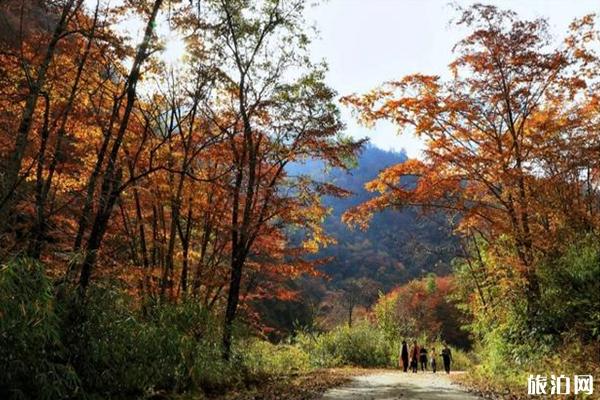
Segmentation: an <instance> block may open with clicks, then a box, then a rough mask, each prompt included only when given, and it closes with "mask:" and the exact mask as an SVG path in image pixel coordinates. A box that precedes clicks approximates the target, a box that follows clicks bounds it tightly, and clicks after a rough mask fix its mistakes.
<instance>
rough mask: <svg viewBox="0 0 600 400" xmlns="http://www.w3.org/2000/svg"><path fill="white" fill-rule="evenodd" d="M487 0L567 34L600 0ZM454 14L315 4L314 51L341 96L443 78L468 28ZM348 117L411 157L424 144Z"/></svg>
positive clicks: (381, 0)
mask: <svg viewBox="0 0 600 400" xmlns="http://www.w3.org/2000/svg"><path fill="white" fill-rule="evenodd" d="M480 2H482V3H486V4H488V3H490V4H495V5H497V6H499V7H501V8H509V9H512V10H514V11H516V12H517V13H518V14H519V15H521V16H522V17H524V18H534V17H542V16H544V17H548V18H549V21H550V27H551V30H552V33H555V34H556V35H557V36H558V37H560V38H562V36H563V35H564V32H566V29H567V27H568V25H569V23H570V22H571V20H572V19H573V18H575V17H579V16H582V15H585V14H589V13H591V12H596V11H600V2H599V1H598V0H594V1H592V0H521V1H517V0H513V1H510V0H497V1H480ZM456 3H457V4H460V5H462V6H466V5H469V4H471V3H473V2H472V1H458V2H456ZM455 16H456V13H455V12H454V9H453V7H452V6H451V5H450V3H449V2H448V1H447V0H329V1H326V2H325V3H324V4H321V5H319V6H318V7H315V8H312V9H310V10H309V20H310V21H312V22H314V23H315V24H316V26H317V28H318V29H319V31H320V39H319V40H317V41H315V42H314V44H313V55H314V56H315V58H324V59H326V60H327V62H328V64H329V68H330V71H329V74H328V76H327V80H328V83H329V84H330V85H331V86H332V87H334V88H335V89H336V90H337V91H338V92H339V93H340V95H347V94H350V93H354V92H356V93H363V92H366V91H369V90H370V89H372V88H374V87H376V86H378V85H379V84H381V83H382V82H385V81H388V80H394V79H399V78H401V77H403V76H404V75H407V74H411V73H415V72H422V73H426V74H436V75H442V76H444V75H446V74H447V68H446V67H447V65H448V63H449V62H450V61H451V60H452V58H453V55H452V47H453V45H454V44H455V43H456V42H457V41H458V40H459V39H460V38H461V37H463V36H464V34H465V32H464V31H462V32H461V31H460V30H459V29H458V27H456V26H451V25H449V21H450V19H451V18H453V17H455ZM343 116H344V120H345V122H346V124H347V126H348V131H349V133H351V134H352V135H355V136H357V137H364V136H369V137H370V138H371V142H372V143H373V144H375V145H376V146H379V147H382V148H385V149H396V150H399V149H402V148H404V149H406V151H407V153H408V155H409V156H411V157H415V156H418V155H419V152H420V149H421V147H422V144H421V143H420V142H419V141H418V140H417V139H416V138H414V137H412V136H411V135H402V136H399V135H398V134H397V133H396V129H395V128H394V127H393V126H391V125H390V124H379V125H378V126H376V127H375V128H374V129H372V130H368V129H367V128H364V127H362V126H358V125H357V124H356V123H355V122H354V118H353V117H352V116H351V114H350V112H349V110H347V109H346V110H343Z"/></svg>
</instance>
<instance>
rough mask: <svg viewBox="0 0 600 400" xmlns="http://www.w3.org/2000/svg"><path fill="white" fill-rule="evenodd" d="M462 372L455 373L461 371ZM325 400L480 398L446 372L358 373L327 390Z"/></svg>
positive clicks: (473, 399)
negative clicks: (345, 383)
mask: <svg viewBox="0 0 600 400" xmlns="http://www.w3.org/2000/svg"><path fill="white" fill-rule="evenodd" d="M460 373H461V372H452V374H460ZM322 399H323V400H354V399H356V400H359V399H360V400H367V399H368V400H375V399H376V400H383V399H389V400H398V399H401V400H417V399H419V400H442V399H450V400H459V399H461V400H462V399H464V400H477V399H480V397H477V396H475V395H473V394H470V393H468V392H466V391H464V390H463V389H462V388H461V387H460V386H458V385H456V384H453V383H452V381H451V380H450V377H449V376H448V375H446V374H440V373H437V374H433V373H431V372H426V373H417V374H412V373H404V372H398V371H389V372H388V371H385V372H376V373H373V374H368V375H364V376H357V377H355V378H353V380H352V381H351V382H350V383H348V384H347V385H345V386H342V387H338V388H335V389H330V390H328V391H327V392H326V393H325V394H324V395H323V398H322Z"/></svg>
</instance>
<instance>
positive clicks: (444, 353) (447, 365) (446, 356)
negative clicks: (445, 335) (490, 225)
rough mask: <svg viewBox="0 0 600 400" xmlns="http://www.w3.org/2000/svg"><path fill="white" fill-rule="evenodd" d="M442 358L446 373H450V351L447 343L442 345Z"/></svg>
mask: <svg viewBox="0 0 600 400" xmlns="http://www.w3.org/2000/svg"><path fill="white" fill-rule="evenodd" d="M442 360H443V361H444V369H445V370H446V373H447V374H449V373H450V363H451V362H452V352H451V351H450V349H449V348H448V345H447V344H445V345H444V349H443V350H442Z"/></svg>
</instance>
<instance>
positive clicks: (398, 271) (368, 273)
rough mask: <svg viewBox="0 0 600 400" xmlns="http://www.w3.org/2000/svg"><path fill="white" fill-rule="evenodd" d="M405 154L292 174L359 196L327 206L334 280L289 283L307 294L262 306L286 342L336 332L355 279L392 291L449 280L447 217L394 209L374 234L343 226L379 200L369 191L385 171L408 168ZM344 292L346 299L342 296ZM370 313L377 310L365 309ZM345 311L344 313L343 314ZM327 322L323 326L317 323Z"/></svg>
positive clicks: (316, 165)
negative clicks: (299, 335)
mask: <svg viewBox="0 0 600 400" xmlns="http://www.w3.org/2000/svg"><path fill="white" fill-rule="evenodd" d="M406 159H407V157H406V154H405V153H403V152H390V151H385V150H381V149H379V148H377V147H372V146H368V147H366V148H365V149H364V151H363V152H362V154H361V155H360V157H359V158H358V160H357V164H356V167H355V168H352V169H351V170H350V171H343V170H340V169H330V170H325V169H324V166H323V163H321V162H317V161H308V162H305V163H302V164H294V165H291V166H290V167H289V168H288V173H289V174H292V175H310V176H311V177H312V178H313V179H316V180H319V181H323V182H330V183H333V184H335V185H338V186H340V187H342V188H344V189H346V190H350V191H352V192H353V193H354V195H353V196H350V197H348V198H343V199H340V198H333V197H327V198H325V199H323V201H324V204H325V205H326V206H328V207H331V209H332V212H331V215H330V216H329V217H327V219H326V220H325V223H324V224H325V230H326V232H327V233H328V234H329V235H332V236H333V237H335V238H336V240H337V244H336V245H332V246H329V247H327V248H325V249H323V250H321V251H320V252H319V253H318V254H317V255H316V257H319V258H321V257H330V256H333V260H332V261H331V262H329V263H328V264H326V265H324V266H323V267H322V269H323V271H324V272H325V273H326V274H327V275H328V276H329V278H330V279H328V280H323V279H315V278H300V279H296V280H292V281H290V282H288V285H289V288H290V289H291V290H295V291H297V292H298V293H299V296H298V300H297V301H291V302H289V301H279V300H276V299H264V300H261V301H256V302H254V308H255V310H256V311H258V312H259V314H260V315H261V319H262V322H263V323H264V324H265V325H266V326H269V327H272V328H273V329H274V331H272V332H271V333H270V334H269V337H271V338H272V339H274V340H279V339H281V338H283V337H285V336H286V335H288V334H290V333H292V332H293V331H294V330H295V327H297V326H303V327H309V326H315V324H317V325H320V326H327V325H329V326H331V325H335V324H337V323H339V322H340V320H344V318H345V315H341V311H340V309H339V304H335V303H336V300H335V293H336V291H338V290H341V291H346V290H347V287H348V284H349V283H350V282H351V280H354V279H360V278H367V279H368V280H370V281H366V280H365V279H361V281H360V282H361V283H360V284H368V285H369V286H370V287H377V288H378V289H380V290H382V291H384V292H387V291H389V290H390V289H392V288H394V287H396V286H399V285H402V284H403V283H406V282H408V281H410V280H412V279H415V278H419V277H422V276H424V275H427V274H428V273H430V272H434V273H436V274H438V275H445V274H447V273H449V272H450V261H451V259H452V258H453V256H454V254H455V246H456V240H455V239H454V238H453V236H452V234H451V229H450V227H449V224H448V222H447V219H446V217H445V216H443V215H440V214H439V215H433V216H432V215H428V216H420V215H419V213H418V210H414V209H404V210H387V211H384V212H382V213H378V214H376V215H375V216H374V217H373V219H372V221H371V224H370V226H369V228H368V229H367V230H366V231H364V232H363V231H361V230H352V229H350V228H348V227H347V226H346V225H345V224H344V223H342V221H341V217H342V214H343V213H344V212H345V211H346V210H347V209H348V208H350V207H353V206H356V205H358V204H360V203H361V202H364V201H366V200H368V199H369V198H371V197H372V196H374V195H375V194H374V193H370V192H367V191H366V190H365V189H364V185H365V183H367V182H369V181H370V180H372V179H374V178H375V177H376V176H377V174H378V173H379V171H381V170H382V169H384V168H386V167H388V166H390V165H394V164H397V163H402V162H404V161H406ZM338 293H339V292H338ZM364 305H365V306H368V305H369V304H364ZM336 307H337V308H336ZM317 321H319V322H317Z"/></svg>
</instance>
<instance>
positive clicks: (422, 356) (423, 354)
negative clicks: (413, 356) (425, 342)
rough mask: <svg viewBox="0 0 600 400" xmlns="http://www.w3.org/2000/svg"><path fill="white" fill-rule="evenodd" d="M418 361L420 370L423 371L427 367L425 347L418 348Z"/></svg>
mask: <svg viewBox="0 0 600 400" xmlns="http://www.w3.org/2000/svg"><path fill="white" fill-rule="evenodd" d="M419 361H420V363H421V371H422V372H425V370H426V369H427V349H426V348H425V347H421V350H419Z"/></svg>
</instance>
